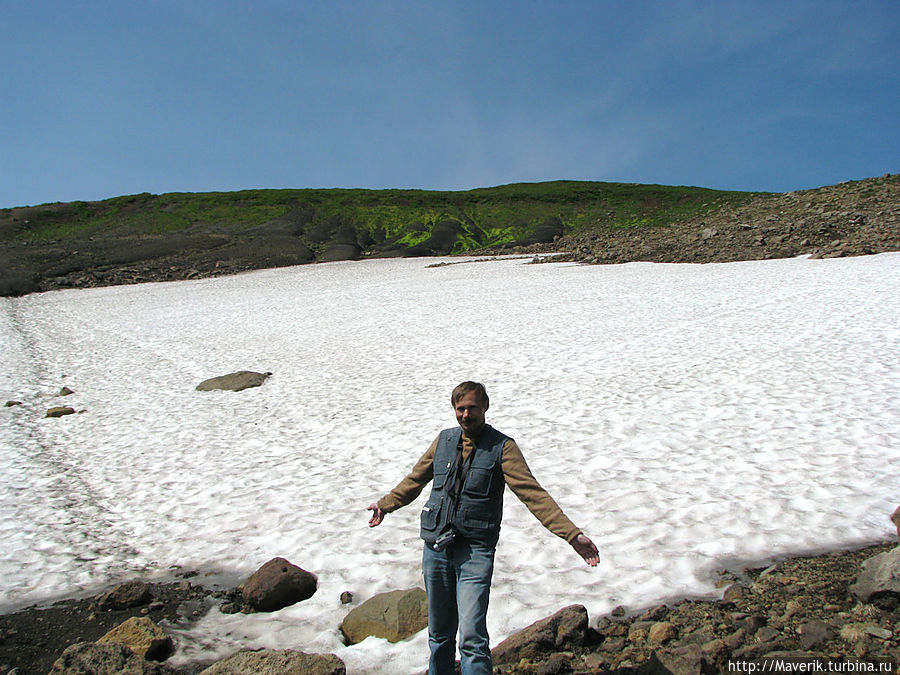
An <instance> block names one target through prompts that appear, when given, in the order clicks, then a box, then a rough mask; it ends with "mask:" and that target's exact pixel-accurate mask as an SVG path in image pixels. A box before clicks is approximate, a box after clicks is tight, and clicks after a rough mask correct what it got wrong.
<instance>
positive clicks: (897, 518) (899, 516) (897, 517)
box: [7, 404, 900, 540]
mask: <svg viewBox="0 0 900 675" xmlns="http://www.w3.org/2000/svg"><path fill="white" fill-rule="evenodd" d="M7 405H8V404H7ZM891 521H892V522H893V523H894V525H896V526H897V539H898V540H900V506H898V507H897V510H896V511H894V513H892V514H891Z"/></svg>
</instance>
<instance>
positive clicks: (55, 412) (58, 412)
mask: <svg viewBox="0 0 900 675" xmlns="http://www.w3.org/2000/svg"><path fill="white" fill-rule="evenodd" d="M74 414H75V408H72V407H69V406H67V405H60V406H54V407H53V408H50V409H49V410H48V411H47V417H64V416H66V415H74Z"/></svg>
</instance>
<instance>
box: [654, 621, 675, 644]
mask: <svg viewBox="0 0 900 675" xmlns="http://www.w3.org/2000/svg"><path fill="white" fill-rule="evenodd" d="M647 638H648V640H649V641H650V644H651V645H661V644H664V643H666V642H668V641H669V640H672V639H674V638H675V626H673V625H672V624H671V623H669V622H668V621H659V622H657V623H655V624H653V625H652V626H651V627H650V632H649V633H648V635H647Z"/></svg>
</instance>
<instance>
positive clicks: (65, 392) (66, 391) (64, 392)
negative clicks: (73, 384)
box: [57, 387, 75, 396]
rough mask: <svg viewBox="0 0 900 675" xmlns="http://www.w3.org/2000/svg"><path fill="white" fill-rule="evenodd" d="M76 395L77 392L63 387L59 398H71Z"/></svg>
mask: <svg viewBox="0 0 900 675" xmlns="http://www.w3.org/2000/svg"><path fill="white" fill-rule="evenodd" d="M74 393H75V392H74V391H73V390H72V389H69V388H68V387H63V388H62V389H60V390H59V393H58V394H57V396H71V395H72V394H74Z"/></svg>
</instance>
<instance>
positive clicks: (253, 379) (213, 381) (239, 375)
mask: <svg viewBox="0 0 900 675" xmlns="http://www.w3.org/2000/svg"><path fill="white" fill-rule="evenodd" d="M271 374H272V373H254V372H253V371H252V370H239V371H237V372H236V373H229V374H228V375H220V376H219V377H211V378H209V379H208V380H203V382H201V383H200V384H198V385H197V387H196V389H197V391H213V390H214V389H222V390H226V391H243V390H244V389H250V388H251V387H259V386H261V385H262V383H263V382H265V381H266V380H267V379H268V378H269V376H270V375H271Z"/></svg>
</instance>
